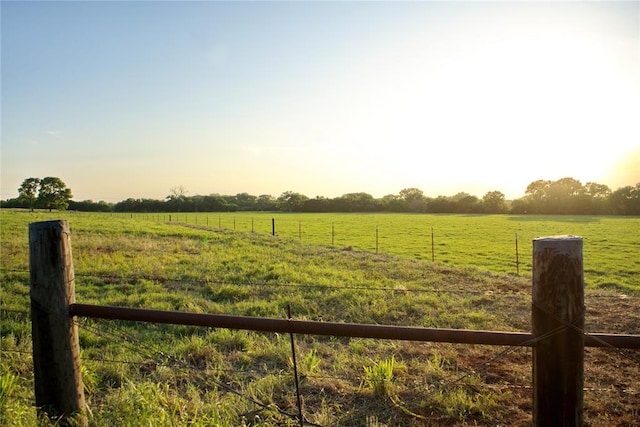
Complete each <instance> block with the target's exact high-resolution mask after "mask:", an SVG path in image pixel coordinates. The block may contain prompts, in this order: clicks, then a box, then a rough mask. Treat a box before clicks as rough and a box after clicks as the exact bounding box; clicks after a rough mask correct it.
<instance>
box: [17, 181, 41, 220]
mask: <svg viewBox="0 0 640 427" xmlns="http://www.w3.org/2000/svg"><path fill="white" fill-rule="evenodd" d="M39 188H40V178H27V179H25V180H24V181H22V185H20V188H18V200H19V201H20V202H22V203H25V204H27V205H28V206H29V209H31V212H33V208H34V207H35V205H36V201H37V200H38V189H39Z"/></svg>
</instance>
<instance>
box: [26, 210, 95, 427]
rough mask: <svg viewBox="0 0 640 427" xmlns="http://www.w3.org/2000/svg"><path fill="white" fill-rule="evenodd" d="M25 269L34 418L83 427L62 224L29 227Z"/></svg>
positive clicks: (70, 276) (70, 279)
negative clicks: (31, 342) (31, 356)
mask: <svg viewBox="0 0 640 427" xmlns="http://www.w3.org/2000/svg"><path fill="white" fill-rule="evenodd" d="M29 270H30V278H31V289H30V293H31V328H32V339H33V365H34V383H35V395H36V396H35V397H36V407H37V408H38V416H46V417H49V418H50V419H51V420H55V422H56V425H63V426H66V425H80V426H86V425H87V423H88V421H87V417H86V412H85V409H86V408H85V400H84V391H83V384H82V376H81V374H80V354H79V353H80V351H79V343H78V327H77V326H76V324H75V323H74V322H73V318H72V317H71V316H70V314H69V305H70V304H73V303H75V282H74V272H73V260H72V258H71V239H70V231H69V225H68V223H67V221H64V220H57V221H44V222H35V223H31V224H29Z"/></svg>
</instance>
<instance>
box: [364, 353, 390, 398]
mask: <svg viewBox="0 0 640 427" xmlns="http://www.w3.org/2000/svg"><path fill="white" fill-rule="evenodd" d="M394 365H395V357H394V356H391V358H390V359H386V360H381V361H380V362H378V363H375V364H374V365H373V366H364V378H363V381H364V384H365V385H366V386H367V387H368V388H370V389H371V390H372V391H373V394H375V395H376V396H391V394H392V393H393V384H392V381H393V367H394Z"/></svg>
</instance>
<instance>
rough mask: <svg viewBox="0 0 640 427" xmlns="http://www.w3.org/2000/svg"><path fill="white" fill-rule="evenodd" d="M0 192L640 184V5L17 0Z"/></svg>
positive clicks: (7, 5)
mask: <svg viewBox="0 0 640 427" xmlns="http://www.w3.org/2000/svg"><path fill="white" fill-rule="evenodd" d="M0 8H1V9H0V13H1V24H2V27H1V55H0V57H1V94H0V98H1V138H2V139H1V151H0V167H1V169H0V178H1V190H0V193H1V194H0V198H1V199H8V198H14V197H17V189H18V187H19V186H20V184H21V183H22V181H23V180H24V179H25V178H28V177H40V178H43V177H45V176H55V177H59V178H61V179H62V180H63V181H64V182H65V183H66V184H67V186H68V187H69V188H71V190H72V192H73V195H74V197H73V199H74V200H78V201H80V200H94V201H99V200H104V201H107V202H117V201H121V200H124V199H127V198H130V197H132V198H151V199H164V198H165V197H166V196H168V195H169V194H170V193H171V190H172V189H175V188H178V187H182V188H183V189H186V190H187V191H188V193H187V194H188V195H197V194H199V195H207V194H214V193H218V194H223V195H233V194H237V193H241V192H247V193H249V194H253V195H261V194H270V195H272V196H274V197H278V196H279V195H280V194H282V193H283V192H285V191H294V192H299V193H302V194H304V195H306V196H308V197H316V196H322V197H330V198H333V197H338V196H340V195H342V194H346V193H355V192H365V193H369V194H371V195H373V196H374V197H376V198H379V197H383V196H385V195H387V194H398V193H399V192H400V190H402V189H403V188H409V187H415V188H418V189H420V190H422V191H423V192H424V194H425V195H426V196H429V197H436V196H439V195H445V196H450V195H454V194H456V193H458V192H466V193H470V194H472V195H475V196H478V197H480V198H481V197H482V196H484V195H485V194H486V193H487V192H489V191H501V192H502V193H504V194H505V196H506V197H507V198H508V199H515V198H519V197H522V196H524V193H525V190H526V187H527V185H528V184H530V183H531V182H533V181H536V180H538V179H545V180H557V179H560V178H563V177H572V178H575V179H577V180H579V181H581V182H582V183H583V184H585V183H587V182H597V183H600V184H606V185H608V186H609V187H610V188H611V189H612V190H616V189H618V188H620V187H623V186H626V185H634V184H636V183H638V182H640V2H637V1H627V2H612V1H606V2H576V1H572V2H554V1H550V2H538V1H534V2H518V1H513V2H506V1H505V2H491V1H482V2H461V1H456V2H453V1H451V2H447V1H442V2H430V1H413V2H402V1H376V2H373V1H357V2H347V1H334V2H327V1H316V2H303V1H291V2H270V1H258V2H246V1H227V2H218V1H201V2H171V1H136V2H128V1H112V2H94V1H76V2H57V1H41V2H32V1H16V2H12V1H4V0H3V1H2V2H1V3H0Z"/></svg>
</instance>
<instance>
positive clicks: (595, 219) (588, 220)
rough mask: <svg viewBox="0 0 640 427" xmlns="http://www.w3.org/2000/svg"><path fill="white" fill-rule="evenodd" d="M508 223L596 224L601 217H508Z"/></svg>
mask: <svg viewBox="0 0 640 427" xmlns="http://www.w3.org/2000/svg"><path fill="white" fill-rule="evenodd" d="M508 220H509V221H521V222H524V221H530V222H539V221H542V222H544V221H553V222H570V223H580V224H588V223H596V222H600V221H601V220H602V217H599V216H591V215H513V216H509V217H508Z"/></svg>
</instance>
